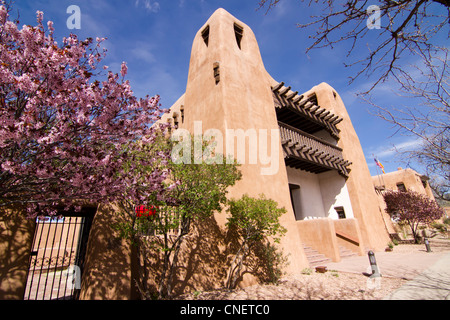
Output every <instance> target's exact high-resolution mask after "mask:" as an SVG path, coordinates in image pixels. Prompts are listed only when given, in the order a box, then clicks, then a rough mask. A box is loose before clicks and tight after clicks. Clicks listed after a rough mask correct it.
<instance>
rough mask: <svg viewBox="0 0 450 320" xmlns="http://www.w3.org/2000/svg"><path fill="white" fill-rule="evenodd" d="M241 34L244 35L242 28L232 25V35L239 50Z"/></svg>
mask: <svg viewBox="0 0 450 320" xmlns="http://www.w3.org/2000/svg"><path fill="white" fill-rule="evenodd" d="M243 34H244V28H242V27H241V26H239V25H237V24H236V23H235V24H234V35H235V36H236V42H237V45H238V47H239V49H241V40H242V36H243Z"/></svg>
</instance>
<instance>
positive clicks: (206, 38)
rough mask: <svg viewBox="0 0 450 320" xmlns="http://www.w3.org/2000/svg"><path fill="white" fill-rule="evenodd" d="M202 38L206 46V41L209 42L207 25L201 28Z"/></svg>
mask: <svg viewBox="0 0 450 320" xmlns="http://www.w3.org/2000/svg"><path fill="white" fill-rule="evenodd" d="M202 38H203V41H204V42H205V44H206V46H208V42H209V26H206V27H205V29H203V31H202Z"/></svg>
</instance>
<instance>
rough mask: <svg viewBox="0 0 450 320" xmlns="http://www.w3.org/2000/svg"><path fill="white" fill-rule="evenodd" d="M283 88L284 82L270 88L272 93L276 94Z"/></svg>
mask: <svg viewBox="0 0 450 320" xmlns="http://www.w3.org/2000/svg"><path fill="white" fill-rule="evenodd" d="M283 86H284V82H283V81H281V82H280V83H278V84H277V85H276V86H274V87H272V91H273V92H277V91H278V90H280V89H281V88H282V87H283Z"/></svg>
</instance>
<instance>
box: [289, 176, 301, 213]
mask: <svg viewBox="0 0 450 320" xmlns="http://www.w3.org/2000/svg"><path fill="white" fill-rule="evenodd" d="M289 193H290V196H291V204H292V209H293V210H294V215H295V219H296V220H301V219H302V202H301V201H302V199H301V193H300V186H299V185H297V184H289Z"/></svg>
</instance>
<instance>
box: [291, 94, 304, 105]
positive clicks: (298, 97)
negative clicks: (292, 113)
mask: <svg viewBox="0 0 450 320" xmlns="http://www.w3.org/2000/svg"><path fill="white" fill-rule="evenodd" d="M302 99H303V95H299V96H297V97H296V98H295V99H294V100H292V102H293V103H294V104H296V103H297V102H299V101H300V100H302Z"/></svg>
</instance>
